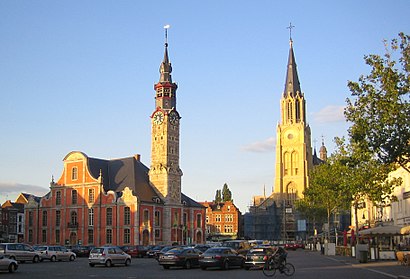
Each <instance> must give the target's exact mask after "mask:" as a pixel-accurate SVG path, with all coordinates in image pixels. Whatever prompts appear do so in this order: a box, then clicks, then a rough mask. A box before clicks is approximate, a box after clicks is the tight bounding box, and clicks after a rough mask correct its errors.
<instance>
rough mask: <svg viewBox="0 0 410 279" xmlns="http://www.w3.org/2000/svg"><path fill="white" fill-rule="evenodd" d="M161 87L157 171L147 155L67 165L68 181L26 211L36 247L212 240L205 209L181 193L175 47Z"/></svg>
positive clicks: (82, 157) (70, 160) (71, 158)
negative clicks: (144, 158)
mask: <svg viewBox="0 0 410 279" xmlns="http://www.w3.org/2000/svg"><path fill="white" fill-rule="evenodd" d="M159 72H160V78H159V81H158V83H156V84H155V85H154V89H155V108H154V110H153V112H152V114H151V126H152V129H151V165H150V167H149V168H148V167H147V166H145V165H144V164H143V163H142V162H141V160H140V155H138V154H137V155H133V156H130V157H127V158H120V159H111V160H106V159H99V158H93V157H89V156H88V155H86V154H85V153H84V152H81V151H72V152H70V153H68V154H67V155H66V156H65V158H64V160H63V161H64V169H63V172H62V174H61V177H60V178H59V179H58V180H57V181H54V179H53V180H52V181H51V183H50V191H49V193H47V194H46V195H45V196H44V197H42V198H41V199H35V198H33V197H32V198H29V199H28V202H27V204H26V205H25V226H24V228H25V240H26V242H27V243H31V244H50V245H51V244H66V245H68V244H69V245H77V244H82V245H95V246H100V245H110V244H112V245H118V246H120V245H138V244H142V245H148V244H171V243H178V244H189V243H203V242H204V240H205V216H206V213H205V207H204V206H202V205H201V204H199V203H197V202H196V201H194V200H193V199H191V198H189V197H188V196H186V195H184V194H183V193H182V191H181V184H182V183H181V177H182V171H181V169H180V165H179V162H180V152H179V144H180V139H179V137H180V118H181V117H180V115H179V113H178V111H177V106H176V92H177V84H176V83H174V82H173V81H172V77H171V72H172V67H171V63H170V61H169V57H168V43H167V41H166V42H165V53H164V58H163V61H162V63H161V65H160V69H159Z"/></svg>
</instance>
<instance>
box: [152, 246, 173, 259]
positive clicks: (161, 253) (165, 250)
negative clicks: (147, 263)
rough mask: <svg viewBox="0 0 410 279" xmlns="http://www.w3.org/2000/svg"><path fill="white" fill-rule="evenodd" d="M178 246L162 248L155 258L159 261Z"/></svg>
mask: <svg viewBox="0 0 410 279" xmlns="http://www.w3.org/2000/svg"><path fill="white" fill-rule="evenodd" d="M176 247H177V246H165V247H164V248H162V249H161V250H160V251H158V252H156V253H155V255H154V258H155V259H156V260H158V259H159V257H160V256H161V255H163V254H165V253H166V252H168V251H169V250H171V249H173V248H176Z"/></svg>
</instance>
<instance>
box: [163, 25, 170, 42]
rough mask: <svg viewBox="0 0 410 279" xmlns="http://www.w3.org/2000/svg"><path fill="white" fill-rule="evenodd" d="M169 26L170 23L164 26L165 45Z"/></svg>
mask: <svg viewBox="0 0 410 279" xmlns="http://www.w3.org/2000/svg"><path fill="white" fill-rule="evenodd" d="M170 27H171V25H169V24H167V25H165V26H164V29H165V46H166V47H167V46H168V29H169V28H170Z"/></svg>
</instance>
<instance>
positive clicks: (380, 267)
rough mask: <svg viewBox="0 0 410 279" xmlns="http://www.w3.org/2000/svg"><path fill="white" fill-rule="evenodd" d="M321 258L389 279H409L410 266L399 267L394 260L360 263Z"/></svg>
mask: <svg viewBox="0 0 410 279" xmlns="http://www.w3.org/2000/svg"><path fill="white" fill-rule="evenodd" d="M316 253H320V252H316ZM321 256H323V257H326V258H328V259H330V260H333V261H337V262H340V263H343V264H346V265H351V266H353V267H355V268H365V269H368V270H371V271H374V272H376V273H380V274H384V275H386V276H388V277H390V278H398V279H410V266H403V265H400V264H398V263H397V261H396V260H377V261H375V260H371V261H370V260H369V261H368V262H367V263H360V262H359V260H358V259H356V258H354V257H349V256H327V255H321Z"/></svg>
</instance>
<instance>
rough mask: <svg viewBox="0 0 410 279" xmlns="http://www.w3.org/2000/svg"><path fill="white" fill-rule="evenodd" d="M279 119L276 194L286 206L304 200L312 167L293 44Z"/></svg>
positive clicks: (309, 142)
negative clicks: (281, 197)
mask: <svg viewBox="0 0 410 279" xmlns="http://www.w3.org/2000/svg"><path fill="white" fill-rule="evenodd" d="M280 109H281V119H280V122H279V123H278V125H277V128H276V133H277V140H276V174H275V175H276V178H275V189H274V191H275V192H276V193H280V194H284V195H283V199H286V200H287V201H288V203H291V204H292V203H293V201H294V200H296V199H299V198H302V197H303V191H304V190H305V189H306V187H307V186H308V180H309V178H308V170H309V169H310V168H311V167H312V147H311V131H310V127H309V125H308V124H307V120H306V100H305V96H304V94H303V92H302V90H301V89H300V83H299V77H298V72H297V69H296V61H295V55H294V53H293V41H292V38H290V49H289V58H288V66H287V73H286V81H285V90H284V92H283V95H282V98H281V101H280Z"/></svg>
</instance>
